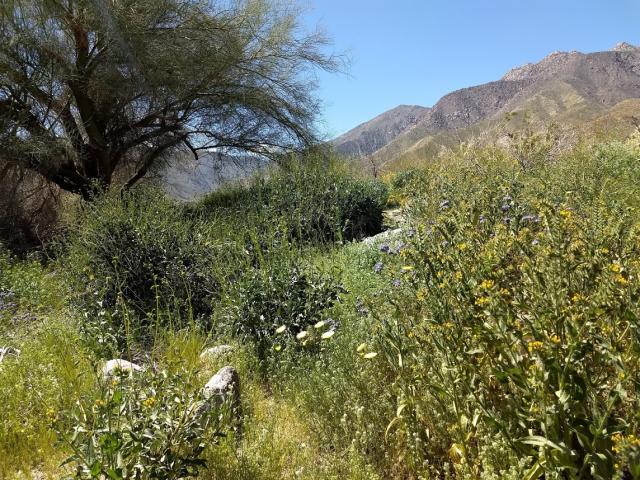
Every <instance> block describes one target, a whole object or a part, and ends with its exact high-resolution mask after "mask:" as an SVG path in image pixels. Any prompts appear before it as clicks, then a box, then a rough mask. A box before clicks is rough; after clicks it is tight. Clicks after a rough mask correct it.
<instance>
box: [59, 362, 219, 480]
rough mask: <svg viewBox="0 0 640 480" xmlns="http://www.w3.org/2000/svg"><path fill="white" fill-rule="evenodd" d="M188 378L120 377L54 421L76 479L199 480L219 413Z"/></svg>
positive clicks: (181, 375) (183, 375)
mask: <svg viewBox="0 0 640 480" xmlns="http://www.w3.org/2000/svg"><path fill="white" fill-rule="evenodd" d="M193 380H194V378H190V375H188V374H187V373H186V372H177V373H175V372H174V373H168V372H167V371H161V372H157V373H155V372H154V373H152V374H148V373H140V374H136V375H134V376H129V375H128V374H127V373H126V372H122V373H121V374H120V375H119V376H117V377H115V378H114V379H113V380H112V381H111V383H109V384H106V385H101V388H100V391H99V397H98V398H95V397H92V396H89V397H87V398H83V399H82V401H80V402H78V406H77V408H76V409H74V410H72V411H70V412H65V414H64V416H63V417H62V418H58V419H57V420H56V429H57V431H58V435H59V439H60V440H61V441H62V442H63V443H64V444H66V445H68V446H69V447H70V449H71V450H72V452H73V454H72V455H71V456H70V457H69V458H68V459H67V460H65V462H64V463H65V464H71V465H73V466H74V471H75V475H74V476H75V478H79V479H85V478H109V479H113V480H119V479H126V478H140V479H156V478H162V479H179V478H186V477H193V476H196V475H197V473H198V470H199V469H201V468H203V467H204V466H205V465H206V464H205V462H204V460H203V452H204V450H205V448H206V447H207V443H208V441H210V440H211V439H212V438H213V434H214V433H215V432H216V430H217V428H218V425H217V423H218V417H217V413H218V412H217V407H216V406H215V405H212V406H211V410H210V411H206V410H205V409H203V408H202V407H203V405H205V401H204V400H203V399H202V398H201V397H200V394H199V393H197V391H194V389H193V388H188V386H187V385H188V383H189V382H192V381H193Z"/></svg>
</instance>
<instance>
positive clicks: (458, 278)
mask: <svg viewBox="0 0 640 480" xmlns="http://www.w3.org/2000/svg"><path fill="white" fill-rule="evenodd" d="M454 275H455V277H456V280H458V281H460V280H462V272H461V271H457V272H456V273H455V274H454Z"/></svg>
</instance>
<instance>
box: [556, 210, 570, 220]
mask: <svg viewBox="0 0 640 480" xmlns="http://www.w3.org/2000/svg"><path fill="white" fill-rule="evenodd" d="M558 213H559V214H560V216H561V217H562V218H564V219H565V220H571V217H572V216H573V212H572V211H571V210H567V209H565V208H563V209H562V210H560V211H559V212H558Z"/></svg>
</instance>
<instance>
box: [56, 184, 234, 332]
mask: <svg viewBox="0 0 640 480" xmlns="http://www.w3.org/2000/svg"><path fill="white" fill-rule="evenodd" d="M83 208H84V210H83V212H82V214H81V216H80V220H79V221H78V222H77V227H76V230H75V231H74V232H72V234H71V241H70V252H69V255H68V257H65V259H64V260H63V261H64V263H65V266H66V267H67V270H68V271H70V273H71V274H72V275H73V276H75V279H76V285H77V286H78V288H79V290H80V292H81V300H82V304H83V305H84V307H85V308H87V309H88V311H89V316H90V320H91V319H92V320H96V321H97V320H98V319H99V318H106V317H108V323H110V324H111V327H113V329H114V331H115V332H116V333H117V332H120V333H121V331H122V330H123V328H124V323H125V320H126V319H131V320H132V325H131V330H132V332H129V333H133V334H134V336H138V335H139V334H141V335H147V334H149V331H150V329H151V328H152V327H155V326H156V325H153V321H156V320H158V319H159V320H160V321H165V322H167V323H169V322H172V324H173V326H175V327H179V326H180V325H183V324H184V323H185V322H186V321H188V320H189V319H191V318H196V319H205V320H208V317H209V315H210V313H211V311H212V302H213V300H214V298H215V297H216V294H217V292H218V290H219V285H218V280H217V278H216V276H215V272H216V262H218V261H220V262H219V263H220V264H221V265H224V264H225V262H224V261H221V259H220V258H219V257H218V255H217V252H218V251H217V250H216V249H215V248H214V247H213V246H211V245H210V244H208V243H207V238H206V235H205V231H204V228H205V227H204V225H202V224H201V223H200V222H199V221H198V220H196V219H186V218H185V217H184V216H183V215H182V211H181V209H180V208H179V206H178V205H176V204H174V203H172V202H170V201H169V200H167V199H166V198H164V197H163V196H162V195H161V194H159V193H153V192H149V191H140V192H132V193H130V194H127V195H126V196H125V197H124V198H122V199H121V198H120V197H118V196H106V197H105V198H103V199H99V200H96V201H95V203H92V204H85V205H84V207H83Z"/></svg>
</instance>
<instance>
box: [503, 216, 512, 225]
mask: <svg viewBox="0 0 640 480" xmlns="http://www.w3.org/2000/svg"><path fill="white" fill-rule="evenodd" d="M511 221H512V218H511V217H504V223H506V224H507V225H509V224H510V223H511Z"/></svg>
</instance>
